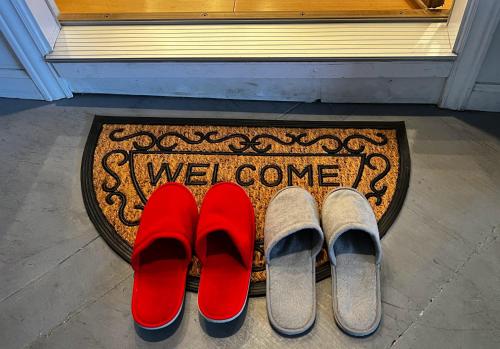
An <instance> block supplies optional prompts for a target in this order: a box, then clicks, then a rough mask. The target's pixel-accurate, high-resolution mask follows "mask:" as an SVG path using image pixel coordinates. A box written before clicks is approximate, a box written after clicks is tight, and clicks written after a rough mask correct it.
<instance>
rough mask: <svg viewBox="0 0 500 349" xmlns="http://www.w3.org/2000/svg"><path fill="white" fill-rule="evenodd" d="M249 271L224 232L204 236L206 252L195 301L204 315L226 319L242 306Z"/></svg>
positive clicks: (237, 312) (247, 284)
mask: <svg viewBox="0 0 500 349" xmlns="http://www.w3.org/2000/svg"><path fill="white" fill-rule="evenodd" d="M249 278H250V270H248V269H247V268H246V267H245V266H244V264H243V261H242V260H241V256H240V254H239V252H238V250H237V248H236V246H235V245H234V243H233V242H232V241H231V238H230V237H229V236H228V235H227V233H226V232H224V231H215V232H212V233H210V234H209V235H208V236H207V255H206V259H205V263H204V264H203V270H202V272H201V275H200V285H199V289H198V304H199V306H200V310H201V312H202V313H203V315H204V316H205V317H208V318H209V319H211V320H228V319H231V318H233V317H235V316H236V315H238V314H239V313H240V312H241V310H242V309H243V308H244V306H245V303H246V299H247V294H248V287H249V280H250V279H249Z"/></svg>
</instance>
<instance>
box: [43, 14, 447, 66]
mask: <svg viewBox="0 0 500 349" xmlns="http://www.w3.org/2000/svg"><path fill="white" fill-rule="evenodd" d="M454 57H455V54H454V53H453V51H452V44H451V40H450V34H449V32H448V26H447V24H446V23H427V22H412V23H297V22H294V23H258V24H254V23H251V24H249V23H246V24H242V23H240V24H234V23H232V24H210V25H207V24H178V25H171V24H170V25H168V24H158V25H155V24H149V25H146V24H143V25H105V26H101V25H80V26H79V25H74V26H63V27H62V30H61V32H60V34H59V37H58V39H57V41H56V44H55V47H54V50H53V52H51V53H50V54H49V55H47V56H46V59H47V61H50V62H61V61H64V62H68V61H69V62H84V61H98V62H102V61H106V62H110V61H111V62H112V61H217V62H223V61H332V60H334V61H342V60H453V59H454Z"/></svg>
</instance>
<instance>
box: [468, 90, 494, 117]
mask: <svg viewBox="0 0 500 349" xmlns="http://www.w3.org/2000/svg"><path fill="white" fill-rule="evenodd" d="M466 109H468V110H480V111H492V112H500V84H476V85H475V86H474V88H473V89H472V93H471V96H470V98H469V101H468V102H467V106H466Z"/></svg>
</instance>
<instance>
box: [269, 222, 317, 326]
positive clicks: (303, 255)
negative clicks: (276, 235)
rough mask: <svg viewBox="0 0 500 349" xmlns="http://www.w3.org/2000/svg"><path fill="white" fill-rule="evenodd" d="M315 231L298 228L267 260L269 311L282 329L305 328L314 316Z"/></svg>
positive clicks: (281, 242)
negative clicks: (313, 248)
mask: <svg viewBox="0 0 500 349" xmlns="http://www.w3.org/2000/svg"><path fill="white" fill-rule="evenodd" d="M315 236H316V233H315V232H311V231H310V230H307V229H304V230H300V231H298V232H296V233H294V234H292V235H290V236H288V237H286V238H284V239H282V240H281V241H279V242H278V243H277V244H276V245H275V246H274V247H273V249H272V251H271V254H270V260H269V261H268V269H267V270H268V275H267V278H268V282H269V294H268V295H267V297H268V302H269V305H268V307H269V311H270V316H272V319H273V321H274V323H273V325H274V326H276V327H278V328H277V329H278V330H282V331H284V332H290V331H292V332H297V333H298V332H300V331H303V330H307V327H308V325H310V324H311V321H312V319H314V317H315V307H316V304H315V293H314V287H315V274H314V273H315V271H314V265H315V258H313V256H312V251H311V250H312V246H313V243H314V242H313V239H314V237H315Z"/></svg>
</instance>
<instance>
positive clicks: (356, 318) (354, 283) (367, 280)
mask: <svg viewBox="0 0 500 349" xmlns="http://www.w3.org/2000/svg"><path fill="white" fill-rule="evenodd" d="M334 251H335V256H336V259H337V264H336V266H335V273H334V280H333V282H335V283H336V294H335V295H334V297H335V298H336V299H334V301H335V302H337V317H338V319H339V320H340V321H341V322H342V324H343V325H344V326H346V327H348V328H350V329H352V330H354V331H357V332H363V331H366V330H369V329H370V328H371V327H372V326H373V324H374V322H375V321H376V319H377V316H378V314H377V312H378V303H379V302H380V300H379V299H378V291H377V288H378V286H377V281H378V280H377V277H378V275H377V273H378V270H377V265H376V256H375V246H374V244H373V241H372V239H371V238H370V236H369V235H368V234H367V233H364V232H361V231H348V232H346V233H344V234H342V235H341V236H340V237H339V238H338V239H337V241H336V242H335V245H334Z"/></svg>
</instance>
